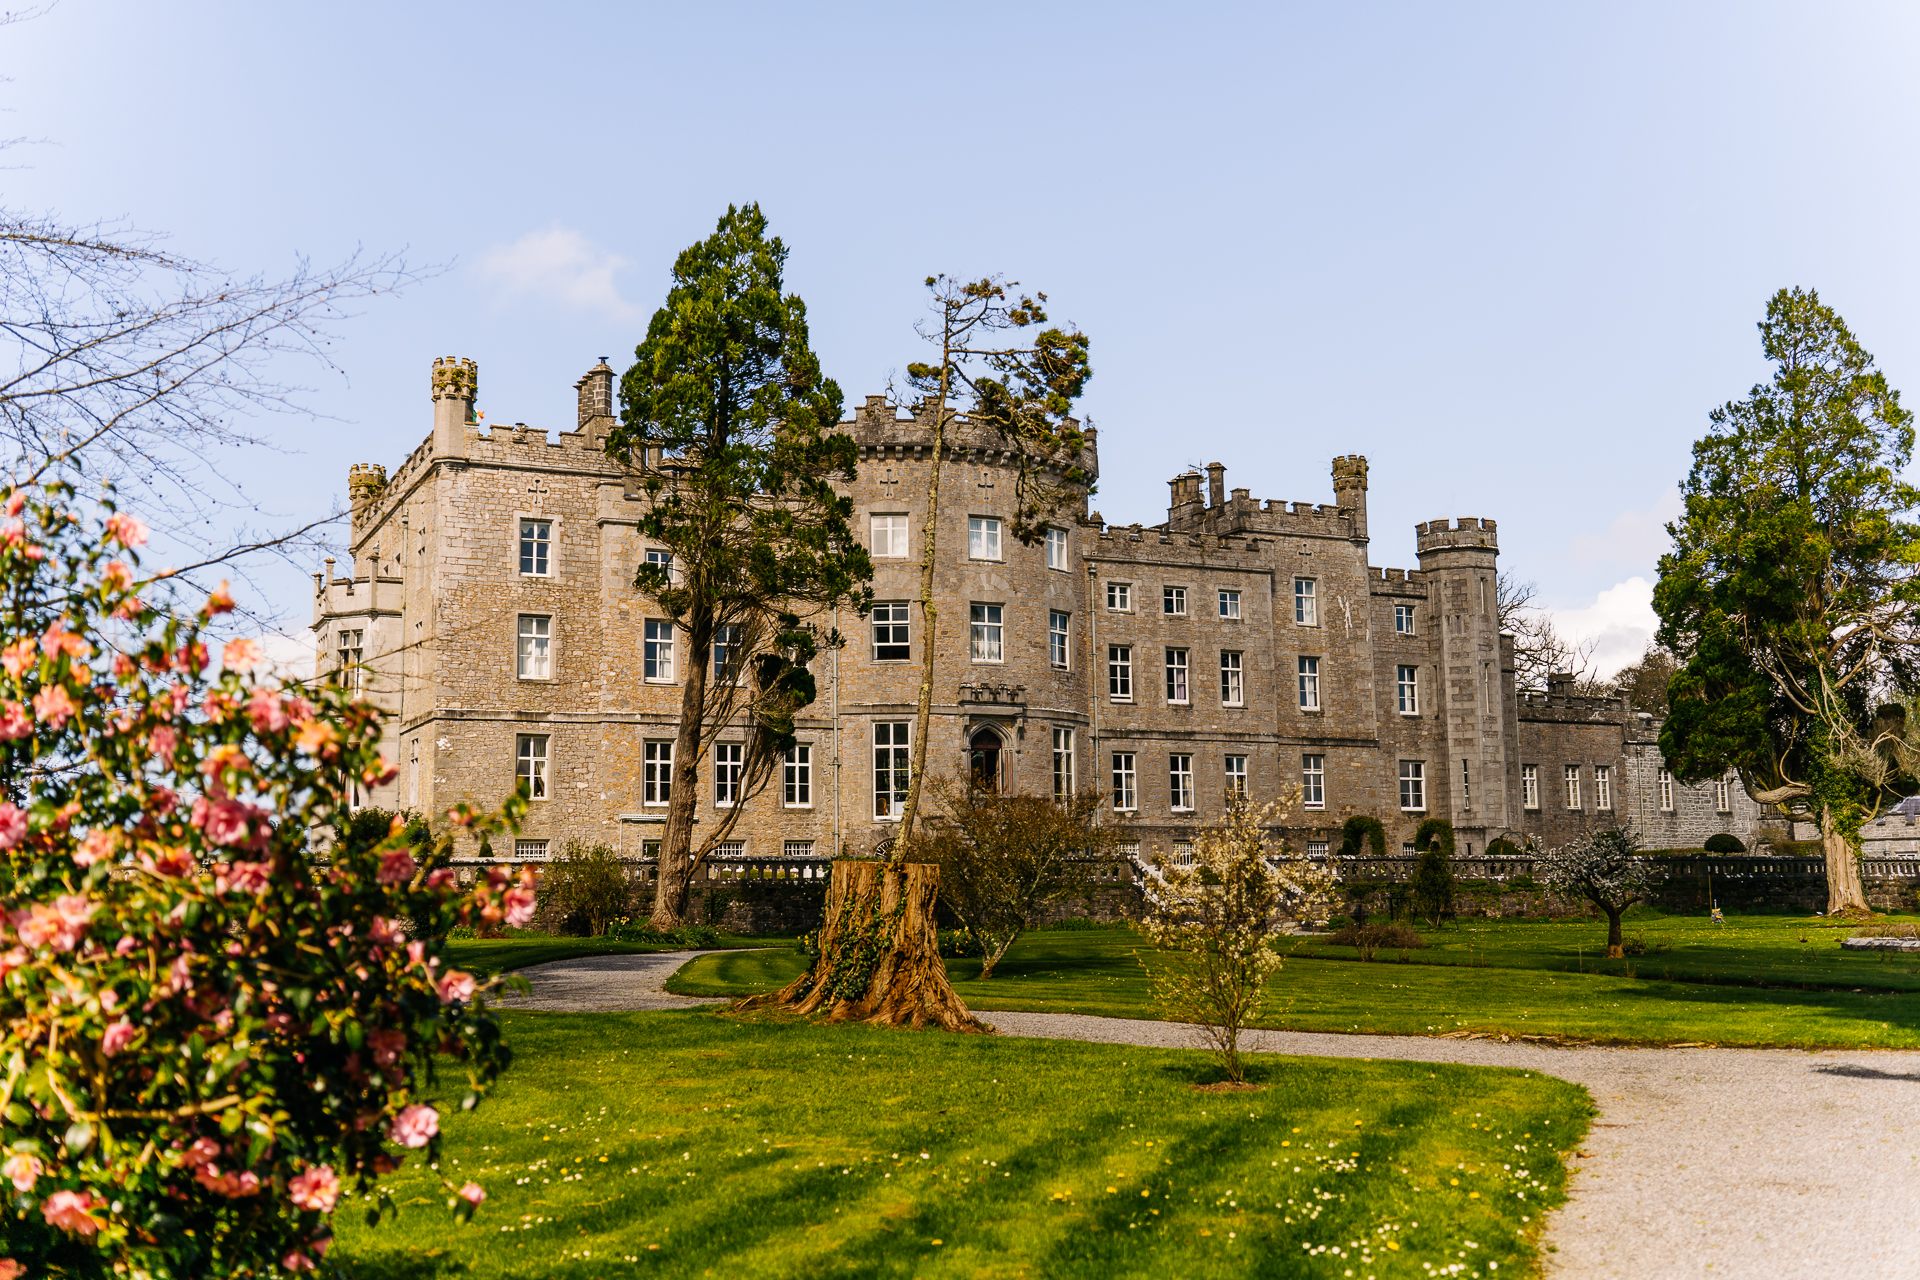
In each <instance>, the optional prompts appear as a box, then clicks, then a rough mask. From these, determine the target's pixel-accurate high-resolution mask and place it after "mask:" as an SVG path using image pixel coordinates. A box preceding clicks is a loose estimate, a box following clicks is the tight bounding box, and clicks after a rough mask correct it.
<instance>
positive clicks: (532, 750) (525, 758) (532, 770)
mask: <svg viewBox="0 0 1920 1280" xmlns="http://www.w3.org/2000/svg"><path fill="white" fill-rule="evenodd" d="M516 741H517V742H518V744H519V751H518V753H517V754H518V755H519V757H520V760H519V765H518V767H517V769H516V770H515V777H516V778H517V779H518V781H519V782H521V783H524V784H525V785H526V789H527V799H529V800H545V799H546V798H547V735H546V734H544V733H523V734H520V735H519V737H518V738H517V739H516Z"/></svg>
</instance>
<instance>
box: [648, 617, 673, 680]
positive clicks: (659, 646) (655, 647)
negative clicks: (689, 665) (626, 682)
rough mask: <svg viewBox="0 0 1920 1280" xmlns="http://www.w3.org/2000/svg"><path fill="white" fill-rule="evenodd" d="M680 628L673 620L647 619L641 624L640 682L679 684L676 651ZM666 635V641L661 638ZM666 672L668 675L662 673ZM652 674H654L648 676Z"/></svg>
mask: <svg viewBox="0 0 1920 1280" xmlns="http://www.w3.org/2000/svg"><path fill="white" fill-rule="evenodd" d="M678 631H679V628H678V627H676V626H675V625H674V622H673V619H672V618H647V619H644V620H643V621H642V622H641V624H640V681H641V683H642V684H677V683H679V682H678V681H677V680H676V679H675V678H674V677H675V674H676V673H677V671H678V670H679V668H678V666H677V665H676V663H675V660H674V659H675V654H674V649H675V648H676V646H677V644H678V641H679V636H678V635H677V634H676V633H677V632H678ZM662 635H664V636H665V639H662V638H661V636H662ZM663 669H664V670H665V672H666V674H665V675H661V674H660V672H661V671H662V670H663ZM649 672H652V674H648V673H649Z"/></svg>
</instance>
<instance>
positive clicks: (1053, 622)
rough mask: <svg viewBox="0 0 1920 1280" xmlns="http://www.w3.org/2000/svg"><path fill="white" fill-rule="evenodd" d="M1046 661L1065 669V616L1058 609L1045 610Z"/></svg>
mask: <svg viewBox="0 0 1920 1280" xmlns="http://www.w3.org/2000/svg"><path fill="white" fill-rule="evenodd" d="M1047 661H1048V662H1050V663H1052V664H1053V665H1054V666H1056V667H1058V668H1059V669H1060V670H1062V671H1065V670H1066V669H1067V615H1066V614H1064V613H1062V612H1060V611H1059V610H1058V609H1049V610H1047Z"/></svg>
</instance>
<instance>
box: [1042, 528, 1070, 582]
mask: <svg viewBox="0 0 1920 1280" xmlns="http://www.w3.org/2000/svg"><path fill="white" fill-rule="evenodd" d="M1056 552H1057V553H1058V554H1056ZM1056 562H1057V563H1056ZM1046 564H1047V568H1049V569H1052V570H1053V571H1054V572H1056V573H1066V572H1067V571H1068V570H1069V569H1071V568H1072V561H1070V560H1069V559H1068V558H1067V531H1066V530H1065V529H1062V528H1061V527H1060V526H1059V525H1048V526H1047V536H1046Z"/></svg>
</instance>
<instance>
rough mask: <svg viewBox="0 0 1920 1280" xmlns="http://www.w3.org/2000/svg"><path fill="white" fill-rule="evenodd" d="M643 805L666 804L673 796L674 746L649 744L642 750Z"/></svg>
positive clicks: (670, 744) (667, 743)
mask: <svg viewBox="0 0 1920 1280" xmlns="http://www.w3.org/2000/svg"><path fill="white" fill-rule="evenodd" d="M641 765H642V774H641V777H642V781H643V782H644V784H645V789H644V791H643V792H642V795H641V802H642V803H643V804H665V803H666V802H667V800H668V799H669V798H670V797H671V796H672V795H673V744H672V743H671V742H649V743H647V744H646V745H645V746H644V747H643V748H641Z"/></svg>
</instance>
